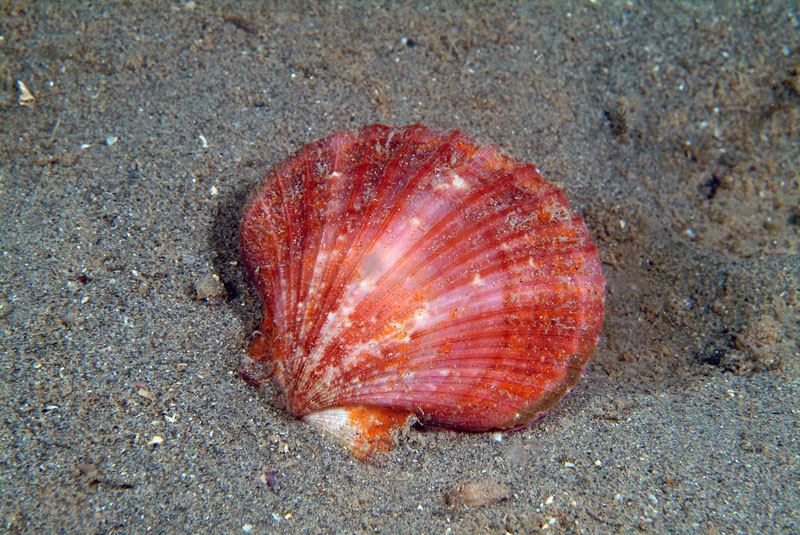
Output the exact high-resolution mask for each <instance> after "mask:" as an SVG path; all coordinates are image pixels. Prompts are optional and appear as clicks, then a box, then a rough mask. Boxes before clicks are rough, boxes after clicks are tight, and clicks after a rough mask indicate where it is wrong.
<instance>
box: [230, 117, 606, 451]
mask: <svg viewBox="0 0 800 535" xmlns="http://www.w3.org/2000/svg"><path fill="white" fill-rule="evenodd" d="M240 232H241V234H240V237H241V247H242V253H243V258H244V264H245V266H246V268H247V271H248V273H249V274H250V277H251V279H252V281H253V284H254V285H255V288H256V290H257V291H258V293H259V295H260V296H261V299H262V301H263V305H264V319H263V323H262V325H261V328H260V330H259V331H257V332H256V333H255V335H254V338H253V341H252V343H251V344H250V347H249V348H248V351H247V357H246V359H250V360H247V362H246V363H248V362H249V364H250V366H251V367H252V363H253V361H255V362H257V363H264V364H267V365H268V366H269V367H270V369H271V372H272V376H273V378H274V380H275V381H276V383H277V384H278V386H279V387H280V389H281V390H282V392H283V394H284V396H285V404H286V407H287V408H288V410H289V411H291V412H292V413H293V414H294V415H295V416H297V417H299V418H302V419H303V420H305V421H307V422H309V423H312V424H314V425H316V426H318V427H321V428H322V429H324V430H325V431H327V432H328V433H330V434H332V435H334V436H336V437H337V438H339V439H340V440H341V441H342V442H344V443H345V444H346V445H347V446H348V447H349V448H350V450H351V451H352V452H353V453H354V454H355V455H356V456H357V457H362V458H363V457H371V456H373V455H374V454H376V453H377V452H380V451H384V450H387V449H389V448H391V447H392V446H393V445H394V443H395V442H396V439H397V436H398V434H399V433H400V432H401V431H403V430H404V429H405V428H407V427H408V425H409V424H410V422H412V421H413V420H414V419H416V420H418V421H419V422H420V423H422V424H424V425H431V426H440V427H447V428H452V429H458V430H465V431H489V430H504V429H513V428H518V427H521V426H524V425H526V424H528V423H530V422H531V421H533V420H534V419H536V418H537V417H538V416H540V415H541V414H543V413H544V412H545V411H547V410H548V409H549V408H550V407H552V406H553V405H554V404H555V403H556V402H557V401H558V400H559V399H560V398H561V397H562V396H564V394H565V393H566V392H567V391H568V390H569V389H570V388H571V387H572V386H573V385H574V384H575V383H576V382H577V380H578V378H579V377H580V375H581V373H582V371H583V369H584V367H585V365H586V363H587V361H588V359H589V357H590V356H591V354H592V352H593V351H594V348H595V345H596V344H597V339H598V334H599V332H600V327H601V324H602V321H603V301H604V287H605V279H604V278H603V274H602V272H601V269H600V261H599V259H598V255H597V248H596V247H595V245H594V244H593V243H592V241H591V238H590V236H589V233H588V232H587V230H586V227H585V225H584V222H583V220H582V218H581V217H579V216H577V215H575V213H573V212H572V210H571V209H570V207H569V204H568V203H567V200H566V198H565V196H564V194H563V193H562V192H561V191H560V190H559V189H558V188H556V187H555V186H554V185H552V184H550V183H548V182H546V181H545V180H543V179H542V177H541V176H540V175H539V173H538V171H537V170H536V168H535V167H534V166H533V165H530V164H526V163H522V162H519V161H518V160H515V159H514V158H512V157H510V156H509V155H507V154H506V153H505V152H504V151H503V150H502V149H500V148H499V147H497V146H494V145H482V144H480V143H477V142H476V141H475V140H473V139H472V138H470V137H468V136H467V135H465V134H463V133H461V132H458V131H436V130H431V129H428V128H426V127H424V126H421V125H412V126H407V127H400V128H390V127H387V126H383V125H373V126H369V127H366V128H363V129H362V130H359V131H355V132H338V133H336V134H334V135H332V136H330V137H327V138H325V139H322V140H320V141H317V142H315V143H311V144H309V145H306V146H305V147H303V148H302V149H300V150H299V151H298V152H297V153H296V154H295V155H294V156H292V157H290V158H289V159H288V160H286V161H284V162H282V163H280V164H278V165H277V166H276V168H275V169H274V170H273V171H272V172H271V173H270V175H269V176H268V177H267V179H266V180H265V181H264V182H263V183H262V184H261V185H260V186H258V188H257V189H256V190H255V191H254V192H253V193H252V195H251V196H250V199H249V200H248V202H247V204H246V207H245V209H244V215H243V217H242V223H241V229H240Z"/></svg>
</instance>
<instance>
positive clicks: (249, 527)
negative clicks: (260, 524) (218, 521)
mask: <svg viewBox="0 0 800 535" xmlns="http://www.w3.org/2000/svg"><path fill="white" fill-rule="evenodd" d="M254 527H255V526H254V525H253V524H245V525H244V526H242V531H244V532H245V533H250V532H251V531H253V528H254Z"/></svg>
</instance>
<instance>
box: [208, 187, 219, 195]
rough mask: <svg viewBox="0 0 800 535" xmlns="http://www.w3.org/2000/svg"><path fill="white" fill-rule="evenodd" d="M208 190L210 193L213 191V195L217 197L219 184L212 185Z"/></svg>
mask: <svg viewBox="0 0 800 535" xmlns="http://www.w3.org/2000/svg"><path fill="white" fill-rule="evenodd" d="M208 191H209V193H211V196H212V197H216V196H217V195H219V190H218V189H217V186H211V188H210V189H209V190H208Z"/></svg>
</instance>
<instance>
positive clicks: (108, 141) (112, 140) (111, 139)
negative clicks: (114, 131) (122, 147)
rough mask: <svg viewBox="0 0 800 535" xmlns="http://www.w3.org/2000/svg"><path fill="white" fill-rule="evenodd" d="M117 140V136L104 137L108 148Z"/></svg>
mask: <svg viewBox="0 0 800 535" xmlns="http://www.w3.org/2000/svg"><path fill="white" fill-rule="evenodd" d="M118 140H119V138H118V137H117V136H106V145H108V146H109V147H110V146H111V145H113V144H114V143H116V142H117V141H118Z"/></svg>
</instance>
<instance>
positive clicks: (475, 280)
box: [472, 273, 481, 286]
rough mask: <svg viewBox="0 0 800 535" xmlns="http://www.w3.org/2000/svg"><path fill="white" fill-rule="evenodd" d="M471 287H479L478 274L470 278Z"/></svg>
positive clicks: (479, 278) (479, 279) (479, 277)
mask: <svg viewBox="0 0 800 535" xmlns="http://www.w3.org/2000/svg"><path fill="white" fill-rule="evenodd" d="M472 285H473V286H480V285H481V276H480V274H479V273H476V274H475V276H474V277H472Z"/></svg>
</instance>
